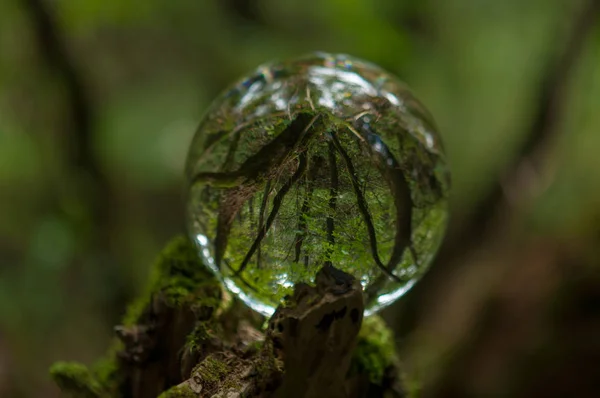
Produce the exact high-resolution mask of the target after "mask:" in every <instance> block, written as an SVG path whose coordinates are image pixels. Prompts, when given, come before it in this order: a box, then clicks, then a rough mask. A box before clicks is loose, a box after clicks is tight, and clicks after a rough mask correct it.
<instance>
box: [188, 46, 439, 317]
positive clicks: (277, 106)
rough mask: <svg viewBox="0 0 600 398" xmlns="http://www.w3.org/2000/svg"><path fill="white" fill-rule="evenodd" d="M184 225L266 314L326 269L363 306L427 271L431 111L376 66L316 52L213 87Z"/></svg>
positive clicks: (397, 292) (380, 302)
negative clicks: (344, 280)
mask: <svg viewBox="0 0 600 398" xmlns="http://www.w3.org/2000/svg"><path fill="white" fill-rule="evenodd" d="M186 177H187V181H188V192H187V195H188V196H187V222H188V229H189V232H190V234H191V236H192V239H193V241H194V242H195V243H196V245H197V246H198V252H199V255H200V256H201V257H202V259H203V261H204V262H205V264H206V265H207V266H208V267H209V268H210V269H211V270H212V271H213V272H214V273H215V274H216V275H217V276H219V278H221V279H222V280H223V282H224V283H225V285H226V286H227V288H228V289H229V290H230V291H231V292H233V293H234V294H235V295H236V296H238V297H239V298H240V299H242V300H243V301H244V302H245V303H246V304H248V305H249V306H250V307H252V308H253V309H255V310H256V311H258V312H260V313H262V314H264V315H267V316H268V315H271V314H272V313H273V312H274V310H275V308H276V307H277V306H278V305H279V304H280V303H281V302H282V300H283V298H284V297H285V296H286V295H289V294H291V293H292V291H293V286H294V284H296V283H299V282H304V283H309V284H310V283H312V282H313V280H314V278H315V276H316V274H317V272H318V271H319V270H320V269H322V268H323V267H334V268H336V269H338V270H342V271H344V272H346V273H348V274H351V275H353V276H354V277H355V278H356V279H358V280H359V281H360V282H361V284H362V286H363V291H364V296H365V303H366V312H365V314H366V315H369V314H371V313H373V312H375V311H377V310H379V309H381V308H383V307H384V306H386V305H388V304H390V303H392V302H393V301H395V300H396V299H398V298H399V297H401V296H402V295H403V294H404V293H405V292H406V291H408V289H410V288H411V286H412V285H413V284H414V283H415V282H416V281H417V280H418V279H419V278H420V277H421V276H422V275H423V273H424V272H425V271H426V270H427V268H428V266H429V264H430V263H431V261H432V259H433V257H434V255H435V253H436V251H437V249H438V246H439V244H440V242H441V239H442V237H443V234H444V232H445V227H446V220H447V197H448V190H449V174H448V171H447V169H446V165H445V161H444V154H443V150H442V145H441V142H440V138H439V137H438V133H437V132H436V129H435V126H434V123H433V121H432V118H431V116H430V115H429V113H428V111H427V110H426V109H425V108H424V106H423V105H422V104H421V103H419V102H418V101H417V100H416V99H415V98H414V97H413V95H412V94H411V93H410V91H409V90H408V88H407V87H406V86H405V85H404V84H403V83H402V82H401V81H399V80H398V79H397V78H396V77H394V76H393V75H391V74H389V73H387V72H385V71H384V70H382V69H381V68H379V67H378V66H376V65H373V64H371V63H368V62H365V61H362V60H359V59H356V58H353V57H350V56H347V55H339V54H325V53H316V54H311V55H308V56H304V57H300V58H296V59H292V60H288V61H283V62H274V63H270V64H266V65H263V66H261V67H259V68H258V69H257V70H256V71H254V72H253V73H251V74H250V75H248V76H247V77H245V78H244V79H242V80H240V81H239V82H238V83H236V84H235V85H233V86H232V87H231V88H230V89H229V90H227V91H226V92H225V93H223V94H222V95H221V96H220V97H218V98H217V99H216V100H215V101H214V103H213V104H212V105H211V107H210V108H209V110H208V112H207V113H206V115H205V116H204V118H203V120H202V122H201V124H200V126H199V128H198V130H197V132H196V135H195V137H194V139H193V141H192V144H191V147H190V150H189V154H188V159H187V163H186Z"/></svg>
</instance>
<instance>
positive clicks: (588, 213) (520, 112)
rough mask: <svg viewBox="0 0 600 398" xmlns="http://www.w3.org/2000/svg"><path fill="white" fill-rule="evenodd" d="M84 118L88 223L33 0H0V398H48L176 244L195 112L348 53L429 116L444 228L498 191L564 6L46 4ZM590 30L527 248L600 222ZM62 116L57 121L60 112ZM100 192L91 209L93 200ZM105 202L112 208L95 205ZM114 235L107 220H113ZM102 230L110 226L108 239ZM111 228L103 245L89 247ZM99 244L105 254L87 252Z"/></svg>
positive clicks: (597, 39) (322, 0)
mask: <svg viewBox="0 0 600 398" xmlns="http://www.w3.org/2000/svg"><path fill="white" fill-rule="evenodd" d="M46 3H47V6H48V8H49V9H50V10H52V11H53V13H54V15H55V17H56V18H57V20H58V22H59V26H60V29H61V33H60V34H61V37H62V39H63V40H64V41H65V43H66V45H67V49H68V54H69V56H70V57H72V59H73V60H74V63H75V66H76V67H77V71H78V73H80V74H81V77H82V79H83V81H84V83H85V87H86V89H88V90H89V95H90V98H91V102H92V105H93V109H92V111H93V116H94V119H93V129H92V136H91V138H92V140H93V141H92V148H93V154H94V156H95V158H96V160H95V161H96V162H97V164H98V166H99V167H100V169H101V170H102V172H103V173H104V175H105V176H106V178H107V181H108V186H109V187H110V191H107V192H104V193H102V194H101V195H100V197H102V198H104V196H102V195H107V197H109V198H110V206H108V211H109V220H110V221H106V220H104V219H101V220H98V219H95V218H94V216H93V211H92V210H91V209H90V205H89V200H88V198H89V195H90V194H89V193H86V192H87V191H86V187H88V186H90V185H92V184H93V183H94V182H93V180H92V181H90V180H91V179H90V177H89V176H88V175H87V174H86V172H85V170H79V169H76V168H75V169H74V168H73V167H72V164H71V162H69V161H68V151H69V141H70V140H71V137H70V136H69V135H68V134H67V133H66V131H68V123H69V120H68V111H67V110H66V109H67V108H66V106H67V105H66V103H65V98H66V94H65V89H64V85H63V82H61V80H60V77H59V76H58V75H57V74H56V73H54V72H53V70H52V69H51V68H49V67H48V65H47V63H46V61H45V59H44V58H43V56H42V55H41V51H40V48H39V46H38V45H37V43H36V38H35V35H34V32H33V26H32V21H31V17H30V14H29V13H28V11H27V8H26V4H27V2H26V1H18V0H5V1H3V2H2V3H1V4H0V396H2V397H15V398H17V397H55V396H57V394H58V392H57V391H56V390H55V388H54V387H53V386H52V384H51V382H50V381H49V378H48V376H47V368H48V366H49V365H50V364H51V363H52V362H53V361H55V360H58V359H73V360H80V361H83V362H91V361H92V360H93V359H94V358H96V357H98V356H99V355H100V354H101V353H102V352H103V350H104V349H105V348H106V346H107V344H108V341H109V339H110V337H111V334H112V331H111V328H112V325H113V324H115V323H116V322H117V321H118V319H119V317H120V316H121V315H122V313H123V311H124V307H125V304H126V302H127V301H128V300H129V299H130V298H131V297H132V296H134V295H135V294H136V292H138V291H139V290H140V288H141V286H142V285H143V283H144V281H145V278H146V276H147V273H148V269H149V264H150V263H151V261H152V259H153V258H154V256H155V255H156V253H157V252H158V251H159V250H160V248H161V247H162V246H163V245H164V243H165V242H166V241H167V240H168V239H169V238H170V237H172V236H173V235H175V234H177V233H180V232H181V231H183V225H184V222H183V205H182V203H183V198H182V192H183V179H182V178H183V169H182V168H183V162H184V159H185V154H186V150H187V145H188V144H189V142H190V140H191V137H192V135H193V133H194V130H195V125H196V124H197V122H198V121H199V119H200V118H201V116H202V114H203V111H204V109H206V107H207V105H208V104H209V103H210V101H211V99H212V98H214V97H215V96H216V95H217V94H218V93H219V92H220V91H221V90H222V89H223V88H224V87H225V86H226V85H227V84H229V83H230V82H231V81H233V80H234V79H237V78H238V77H240V76H241V75H242V74H244V73H245V72H247V71H248V70H251V69H253V68H254V67H255V66H256V65H258V64H260V63H263V62H265V61H268V60H271V59H275V58H284V57H289V56H296V55H298V54H302V53H305V52H309V51H314V50H322V51H328V52H344V53H349V54H352V55H355V56H358V57H361V58H365V59H368V60H370V61H372V62H375V63H377V64H379V65H381V66H383V67H384V68H386V69H388V70H389V71H391V72H394V73H395V74H397V75H398V76H399V77H401V79H403V80H404V81H406V82H407V83H408V84H409V86H411V87H412V89H413V91H414V92H415V94H416V95H417V97H418V98H420V99H421V101H422V102H423V103H424V104H425V105H426V106H427V107H428V108H429V109H430V111H431V112H432V114H433V115H434V117H435V119H436V121H437V124H438V126H439V127H440V130H441V135H442V137H443V139H444V142H445V147H446V150H447V155H448V162H449V164H450V167H451V170H452V180H453V191H452V198H451V199H452V200H451V203H452V209H453V216H454V217H455V219H461V218H462V217H464V216H465V215H468V214H469V211H470V210H471V208H472V207H473V205H474V203H476V201H477V200H478V199H479V198H480V196H481V194H482V193H483V192H485V191H486V189H487V188H488V187H489V186H490V184H491V183H492V181H494V180H496V179H497V178H498V174H499V171H500V170H501V169H502V167H503V165H505V164H506V162H507V161H508V160H509V159H511V156H512V155H513V154H514V151H515V149H516V148H517V147H518V145H519V144H520V143H521V140H522V139H523V133H524V132H525V131H526V129H527V128H528V125H529V122H530V121H531V114H532V107H533V106H534V103H533V102H532V99H533V93H534V92H533V90H534V89H535V88H536V87H537V86H538V84H539V79H540V71H541V70H542V69H543V67H544V65H546V63H547V62H548V60H549V59H550V57H551V56H552V55H553V54H554V53H555V51H556V50H557V49H558V48H560V47H561V46H562V45H563V44H564V43H563V42H562V41H561V40H562V39H564V36H565V34H566V33H565V32H566V31H567V29H568V27H569V26H568V25H569V21H570V20H571V15H572V14H573V12H574V11H575V10H576V9H577V8H578V6H579V4H580V2H579V1H573V0H528V1H521V0H507V1H501V2H500V1H489V0H451V1H445V0H423V1H416V0H319V1H317V0H302V1H299V0H289V1H281V0H256V1H249V0H226V1H217V0H203V1H184V0H179V1H166V0H150V1H140V0H135V1H134V0H129V1H121V0H102V1H101V0H86V1H67V0H57V1H52V2H51V1H48V2H46ZM599 65H600V32H599V31H598V29H596V30H595V32H594V36H593V38H592V40H590V41H588V42H587V44H586V49H585V53H584V56H583V58H582V59H581V62H579V63H578V64H577V67H576V70H575V71H574V75H573V79H572V82H571V84H570V86H569V91H568V100H567V101H568V104H567V107H566V117H565V118H564V120H563V123H562V125H561V129H560V131H561V134H560V135H559V136H558V137H557V140H558V142H556V143H555V144H554V146H553V148H552V151H551V153H550V155H551V162H550V163H551V167H552V168H553V170H554V178H553V180H552V183H551V184H550V185H549V186H548V187H547V189H545V190H544V191H543V193H542V195H540V196H539V197H537V198H536V201H535V204H534V206H533V209H532V211H530V212H528V213H527V215H526V216H525V219H524V220H523V223H524V229H525V231H526V233H527V234H530V235H536V234H542V233H543V234H545V235H552V236H556V237H558V238H563V237H564V238H565V239H567V238H569V237H573V236H578V235H579V234H581V233H584V232H585V231H589V230H590V229H593V228H595V225H597V224H598V220H600V167H599V165H600V163H599V162H598V149H599V148H600V134H598V131H599V130H600V66H599ZM65 115H67V116H65ZM96 194H97V192H96V193H94V194H93V195H96ZM103 200H104V199H103ZM105 221H106V222H105ZM99 224H101V225H99ZM98 229H104V234H98V233H97V230H98ZM98 242H100V245H98V244H97V243H98Z"/></svg>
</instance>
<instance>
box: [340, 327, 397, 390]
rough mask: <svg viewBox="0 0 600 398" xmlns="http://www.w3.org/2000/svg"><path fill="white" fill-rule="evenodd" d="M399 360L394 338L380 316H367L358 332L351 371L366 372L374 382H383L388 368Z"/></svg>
mask: <svg viewBox="0 0 600 398" xmlns="http://www.w3.org/2000/svg"><path fill="white" fill-rule="evenodd" d="M396 362H397V356H396V347H395V345H394V338H393V335H392V332H391V331H390V329H389V328H388V327H387V326H386V324H385V322H384V321H383V320H382V319H381V318H380V317H378V316H370V317H366V318H364V320H363V324H362V327H361V328H360V332H359V333H358V342H357V344H356V348H355V349H354V354H353V355H352V363H351V366H350V372H352V373H355V374H366V375H368V377H369V380H370V381H371V383H373V384H381V381H382V380H383V376H384V373H385V370H386V368H388V367H389V366H391V365H394V363H396Z"/></svg>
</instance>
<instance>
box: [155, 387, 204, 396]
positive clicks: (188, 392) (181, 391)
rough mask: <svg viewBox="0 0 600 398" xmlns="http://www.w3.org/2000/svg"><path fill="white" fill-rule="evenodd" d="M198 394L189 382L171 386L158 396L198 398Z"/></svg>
mask: <svg viewBox="0 0 600 398" xmlns="http://www.w3.org/2000/svg"><path fill="white" fill-rule="evenodd" d="M197 396H198V395H197V394H196V393H194V392H193V391H192V389H191V388H190V386H188V385H187V384H184V385H180V386H175V387H171V388H169V389H168V390H167V391H165V392H163V393H162V394H160V395H159V396H158V398H196V397H197Z"/></svg>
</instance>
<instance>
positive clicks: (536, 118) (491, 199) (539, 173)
mask: <svg viewBox="0 0 600 398" xmlns="http://www.w3.org/2000/svg"><path fill="white" fill-rule="evenodd" d="M599 14H600V1H598V0H588V1H586V2H585V3H584V4H583V6H582V8H581V10H580V11H579V12H578V13H577V15H575V16H574V18H573V21H572V23H571V31H570V32H568V34H567V39H566V41H565V45H564V48H563V49H562V51H559V53H558V54H557V56H555V59H554V60H551V61H550V62H548V64H547V67H546V69H545V70H543V71H542V72H541V73H540V76H541V77H540V83H539V87H538V89H537V93H536V94H535V97H534V101H535V103H536V106H535V108H534V109H535V110H534V113H533V117H532V122H531V125H530V127H529V129H528V130H527V131H526V132H525V133H524V136H525V139H524V141H523V143H522V144H521V147H520V148H519V149H517V151H516V152H515V156H514V158H513V160H512V161H511V162H509V163H508V164H507V165H506V167H505V168H504V171H503V172H502V173H501V178H499V179H498V180H496V181H495V182H494V183H493V185H492V187H491V188H490V189H489V191H488V193H487V194H486V195H483V198H482V199H481V200H480V201H479V202H478V204H477V205H476V206H475V208H474V209H473V211H472V213H471V216H470V217H468V219H467V220H466V221H465V222H464V223H462V224H461V225H455V226H451V230H450V231H449V233H448V235H447V237H448V239H446V241H445V242H444V244H443V246H442V249H441V251H440V255H439V256H438V260H437V261H436V262H437V263H444V264H447V263H450V262H452V261H453V260H455V259H456V258H457V257H460V256H461V255H462V254H463V253H466V252H469V251H470V249H472V248H475V247H477V246H479V245H480V244H481V243H482V242H483V241H484V240H485V239H486V237H487V236H488V235H489V232H490V231H492V230H497V228H496V227H497V226H498V225H497V223H498V222H500V223H503V222H505V221H506V220H507V219H508V218H507V217H506V215H507V214H510V212H511V208H515V207H518V206H519V204H521V203H522V202H523V201H527V199H528V197H529V196H532V194H533V195H535V193H534V192H531V187H535V186H536V185H538V184H539V182H540V180H541V179H542V178H543V174H544V167H545V166H546V165H545V161H546V157H547V154H548V151H549V150H550V149H551V147H552V144H553V143H554V142H555V138H556V136H557V135H558V133H559V132H560V125H561V122H562V117H563V115H564V112H565V109H566V108H567V102H568V101H567V100H568V93H567V91H568V88H569V83H570V80H571V75H572V73H573V70H574V68H575V67H576V65H577V63H578V61H579V59H580V58H581V56H582V53H583V49H584V46H585V43H586V41H587V39H588V36H589V35H590V32H591V31H592V30H593V28H594V27H595V25H596V23H597V21H598V16H599ZM553 42H555V43H561V42H562V40H560V37H557V38H556V39H555V40H553ZM500 219H502V220H500Z"/></svg>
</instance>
